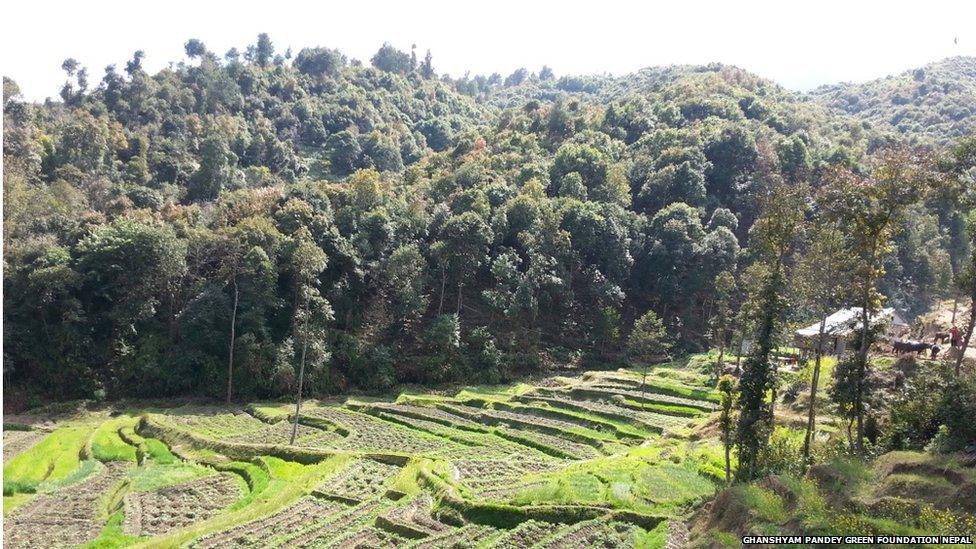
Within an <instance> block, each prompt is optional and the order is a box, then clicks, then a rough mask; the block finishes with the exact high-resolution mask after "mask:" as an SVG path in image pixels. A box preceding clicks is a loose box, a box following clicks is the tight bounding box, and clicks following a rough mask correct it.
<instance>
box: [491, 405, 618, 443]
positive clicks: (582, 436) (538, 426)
mask: <svg viewBox="0 0 976 549" xmlns="http://www.w3.org/2000/svg"><path fill="white" fill-rule="evenodd" d="M532 411H533V410H532V409H531V408H528V407H520V408H515V409H512V410H510V411H509V410H498V409H495V410H482V411H481V416H482V417H483V418H488V419H490V420H492V421H494V422H500V423H505V424H508V425H512V426H515V427H519V428H525V429H529V430H533V431H540V432H543V433H547V434H551V435H556V436H561V437H566V438H569V439H570V440H574V441H576V442H580V441H582V442H584V443H586V444H590V445H592V446H599V445H600V444H601V443H603V442H610V441H615V440H616V439H615V437H614V436H613V435H610V434H607V433H601V432H599V431H595V430H593V429H590V428H587V427H584V426H582V425H580V424H579V423H574V422H572V421H566V420H563V419H553V418H550V417H543V416H541V415H538V414H535V413H532Z"/></svg>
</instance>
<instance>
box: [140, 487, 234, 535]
mask: <svg viewBox="0 0 976 549" xmlns="http://www.w3.org/2000/svg"><path fill="white" fill-rule="evenodd" d="M241 495H242V494H241V481H240V480H239V479H238V478H236V477H235V475H232V474H229V473H218V474H215V475H210V476H206V477H203V478H199V479H196V480H191V481H189V482H184V483H181V484H176V485H173V486H167V487H165V488H160V489H158V490H152V491H148V492H133V493H130V494H126V496H125V500H124V502H125V521H124V522H123V527H122V530H123V532H125V533H126V534H128V535H130V536H156V535H160V534H164V533H166V532H170V531H172V530H175V529H178V528H183V527H184V526H189V525H191V524H193V523H195V522H199V521H204V520H207V519H208V518H210V517H212V516H214V515H216V514H217V513H219V512H220V511H221V510H223V509H224V508H225V507H228V506H229V505H231V504H232V503H234V502H235V501H237V500H238V499H240V497H241Z"/></svg>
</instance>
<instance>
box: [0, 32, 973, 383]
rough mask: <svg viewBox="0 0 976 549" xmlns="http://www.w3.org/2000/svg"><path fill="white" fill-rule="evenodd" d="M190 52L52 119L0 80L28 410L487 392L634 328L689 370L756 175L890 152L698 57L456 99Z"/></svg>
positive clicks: (890, 259)
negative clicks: (353, 392)
mask: <svg viewBox="0 0 976 549" xmlns="http://www.w3.org/2000/svg"><path fill="white" fill-rule="evenodd" d="M183 45H184V51H185V53H186V55H187V58H186V60H184V61H180V62H176V63H173V64H172V65H170V66H169V67H168V68H166V69H163V70H161V71H159V72H157V73H154V74H150V73H149V72H147V70H146V69H145V68H144V66H143V60H144V55H143V53H142V52H136V53H135V54H134V55H133V56H132V57H131V60H130V61H129V62H128V63H127V64H126V65H125V67H123V68H122V70H117V69H116V68H115V67H108V68H107V69H106V71H105V74H104V76H103V77H102V78H101V80H100V81H99V82H95V81H94V80H92V79H91V75H89V74H88V71H87V70H86V68H85V67H83V66H82V65H81V64H80V63H79V62H78V61H77V60H73V59H68V60H66V62H65V63H64V69H65V71H66V75H67V77H68V82H67V83H66V86H65V87H64V89H63V90H62V94H61V96H62V101H61V102H55V101H52V102H47V103H44V104H35V103H30V102H27V101H24V100H23V98H22V97H21V96H20V95H19V91H18V88H17V85H16V83H15V82H14V81H13V80H10V79H9V78H4V103H3V105H4V124H3V127H4V153H3V154H4V238H5V241H4V260H5V269H4V292H5V295H6V296H7V298H6V299H5V300H4V330H5V331H4V343H5V347H4V350H5V368H6V370H5V372H6V376H7V378H6V381H7V382H8V383H10V384H11V386H12V387H16V388H17V389H18V390H19V391H21V392H23V393H25V394H26V395H27V398H26V399H25V400H32V399H33V400H36V399H38V398H56V399H69V398H116V397H125V396H154V397H159V396H175V395H200V396H211V397H213V396H224V395H227V394H230V396H231V397H232V398H238V399H246V398H269V397H276V396H281V395H284V394H292V393H293V392H294V391H296V390H297V388H298V385H299V384H302V385H303V390H305V391H306V392H307V393H311V394H324V393H330V392H337V391H342V390H345V389H347V388H350V387H358V388H365V389H368V390H370V391H382V390H386V389H388V388H389V387H391V386H392V385H393V384H395V383H398V382H409V381H439V380H449V379H458V378H459V377H462V376H464V375H465V374H467V373H469V372H473V371H478V372H481V373H483V375H484V376H485V378H484V379H485V380H488V381H497V380H503V379H505V378H506V377H507V376H508V372H509V371H513V372H526V373H527V372H529V371H531V370H533V369H537V368H538V367H539V366H540V365H548V364H550V363H552V362H554V361H564V360H575V359H571V358H566V357H583V358H584V359H587V360H600V361H607V360H617V359H618V358H619V357H620V355H621V354H622V352H623V351H626V347H627V341H626V340H625V339H624V338H622V337H621V334H624V335H626V334H627V327H628V326H630V325H631V323H632V322H634V321H636V320H638V318H639V317H640V315H641V314H642V313H643V312H644V311H650V310H653V311H655V312H656V313H658V314H659V318H660V320H661V322H662V324H663V326H664V327H665V328H666V330H667V331H668V334H669V335H670V336H671V337H672V340H673V344H674V346H675V347H677V348H678V349H680V350H683V351H684V350H692V351H693V350H699V349H701V348H703V347H707V346H709V345H710V344H712V343H714V342H715V341H717V340H721V341H723V342H724V341H725V333H726V331H727V329H726V328H727V327H726V326H725V325H726V324H729V325H732V324H737V323H736V322H735V321H731V320H727V319H731V318H732V315H733V313H734V309H735V308H736V307H737V306H738V304H739V303H738V302H739V299H738V297H737V296H732V297H728V298H727V299H719V300H718V302H716V301H715V299H714V298H715V294H714V292H713V287H714V285H715V283H716V280H721V281H722V285H723V287H724V286H728V284H726V283H725V282H727V279H728V276H731V277H732V279H733V280H738V281H739V282H738V284H739V285H742V286H745V285H746V284H747V282H745V278H744V277H742V276H741V275H742V272H743V269H744V267H745V264H746V263H747V262H756V261H759V262H760V263H761V262H762V261H761V260H759V259H758V258H759V254H758V252H757V251H758V250H759V249H760V248H761V247H762V246H761V245H757V244H758V243H757V242H754V240H755V239H756V238H757V237H756V236H753V235H758V234H759V233H760V232H761V231H760V230H759V229H755V230H754V225H755V223H756V220H757V218H759V216H760V214H761V213H762V210H763V206H764V201H765V198H764V197H765V196H766V194H767V193H768V190H769V188H770V187H771V186H772V184H773V182H776V181H784V182H788V184H790V185H801V186H802V184H803V183H805V182H808V181H809V182H810V183H811V184H813V185H817V184H820V183H822V182H823V180H824V178H825V174H829V173H833V172H834V171H835V170H838V169H839V167H843V168H844V169H847V170H850V171H851V172H852V173H856V174H863V173H865V169H866V167H867V166H872V165H873V160H872V157H871V155H875V154H877V153H879V152H880V151H882V150H883V149H884V148H885V147H884V145H887V144H889V143H888V142H887V141H886V140H885V138H884V136H883V135H882V133H881V132H878V131H877V130H875V129H872V128H866V127H865V126H864V124H863V123H861V122H859V121H857V120H855V119H853V118H849V117H846V116H842V115H839V114H836V113H832V112H831V111H829V110H827V109H824V108H823V107H821V106H819V105H817V104H816V103H815V102H814V101H810V100H800V98H799V97H798V96H797V95H796V94H793V93H791V92H788V91H787V90H784V89H782V88H780V87H779V86H776V85H775V84H773V83H771V82H768V81H765V80H763V79H761V78H758V77H756V76H755V75H752V74H749V73H747V72H745V71H742V70H740V69H736V68H733V67H727V66H722V65H717V64H716V65H708V66H701V67H690V66H680V67H667V68H656V69H645V70H642V71H639V72H637V73H634V74H632V75H628V76H622V77H611V76H586V77H582V76H561V77H556V76H555V75H554V74H553V73H552V71H551V70H550V69H548V68H543V69H542V70H540V71H539V72H538V73H533V72H531V71H529V70H528V69H519V70H516V71H514V72H513V73H512V74H511V75H509V76H508V77H503V76H501V75H474V76H472V75H466V76H463V77H460V78H451V77H448V76H446V75H438V74H436V72H435V70H434V66H433V57H432V56H431V55H430V54H429V52H428V55H426V56H424V58H423V59H418V58H417V53H418V52H416V51H414V50H412V49H411V50H408V51H401V50H399V49H397V48H396V47H394V46H392V45H390V44H384V45H383V46H382V47H380V48H379V50H378V51H377V52H376V54H375V55H373V56H372V58H371V59H370V62H369V63H366V64H364V63H361V62H358V61H352V60H348V59H347V58H346V57H345V56H344V55H343V54H342V53H340V52H338V51H336V50H333V49H330V48H326V47H310V48H304V49H302V50H300V51H299V52H298V53H297V55H295V56H294V57H292V56H291V52H290V51H288V52H282V51H277V50H276V47H275V43H274V41H273V39H272V37H270V36H268V35H267V34H261V35H259V36H258V37H256V40H255V41H254V43H252V44H250V45H247V46H246V47H243V48H241V49H240V50H238V49H233V50H231V51H229V52H228V53H227V55H225V56H223V57H218V56H217V55H216V54H215V53H214V52H211V51H209V50H208V48H207V46H206V44H205V43H204V42H203V41H202V40H200V39H190V40H188V41H186V42H185V43H184V44H183ZM950 65H952V66H953V67H955V65H958V66H959V67H964V66H965V63H962V62H960V63H956V64H950ZM950 68H951V67H949V66H948V65H947V67H946V70H947V71H948V70H950ZM953 70H954V69H953ZM936 72H937V71H935V70H934V69H933V70H928V72H927V74H929V75H930V76H932V78H935V76H934V75H935V73H936ZM927 78H928V77H927ZM947 79H948V73H946V74H945V75H941V76H939V82H943V81H944V80H947ZM90 80H92V81H90ZM914 82H916V83H918V82H920V81H918V80H914ZM926 85H927V82H926ZM926 91H927V93H926V94H924V97H926V98H927V99H926V101H928V98H931V99H932V100H933V101H936V102H938V101H941V100H942V99H945V98H949V99H951V98H954V97H957V95H958V94H956V93H955V92H954V91H952V90H950V92H941V93H939V92H938V90H936V89H935V88H930V89H927V90H926ZM920 97H922V96H920ZM959 97H961V96H959ZM933 105H934V103H933ZM904 107H905V108H909V106H908V105H907V104H906V105H904ZM933 108H934V107H933ZM952 112H953V113H954V114H952V116H956V117H960V118H958V120H960V121H962V122H963V123H964V124H965V123H968V122H967V121H968V120H971V118H972V117H971V116H969V115H968V114H966V113H963V112H962V111H960V110H958V109H955V107H953V108H952ZM950 118H951V116H950ZM964 124H963V125H964ZM954 127H955V126H954ZM915 131H916V130H915V129H911V128H909V129H908V132H909V133H911V132H915ZM920 131H921V130H920ZM952 131H953V132H955V131H956V130H955V129H953V130H952ZM906 135H908V134H906ZM957 156H959V157H960V158H962V159H965V158H966V157H965V154H964V153H963V152H960V153H958V155H957ZM917 160H918V161H920V162H921V161H924V160H926V159H923V158H918V159H917ZM957 160H958V159H957ZM949 164H952V165H954V166H956V167H954V168H951V169H949V168H946V169H947V173H948V172H951V173H953V174H956V175H955V176H954V177H953V180H956V181H962V180H965V177H964V176H963V175H964V174H966V173H968V172H966V170H965V169H963V168H962V166H963V163H959V162H956V163H952V162H949ZM876 179H877V177H876ZM947 179H948V178H947ZM953 203H954V202H953V200H952V199H951V193H946V194H945V196H942V197H941V198H938V199H935V198H933V199H931V200H927V201H925V202H924V203H920V204H918V205H916V206H913V208H914V209H913V210H912V212H913V213H912V215H911V216H909V218H908V219H904V220H901V221H900V222H899V227H901V228H902V229H904V230H902V231H897V232H898V233H899V235H898V236H896V237H895V238H894V241H893V242H894V246H896V247H897V250H892V252H893V253H892V254H890V255H888V256H886V259H885V264H884V266H885V275H884V277H883V280H879V281H878V288H879V291H883V292H884V293H886V294H888V295H889V297H891V298H892V301H893V302H895V303H897V304H899V306H902V305H903V306H904V307H905V308H907V309H909V310H912V311H915V310H919V309H920V308H922V307H923V306H924V302H925V301H926V300H927V299H930V298H932V297H934V296H936V295H937V294H939V293H941V292H943V291H944V290H945V288H946V287H947V285H948V277H949V275H950V273H951V274H953V275H958V273H959V272H960V269H959V266H960V265H961V264H962V258H964V257H968V256H967V253H968V250H969V249H970V248H969V246H970V245H969V243H968V242H969V241H968V239H966V238H965V236H964V231H963V229H962V227H963V226H964V224H963V222H962V217H961V216H960V215H959V214H958V213H957V212H956V211H955V210H954V209H953V207H952V205H953ZM942 235H945V237H943V236H942ZM743 250H749V252H748V253H747V254H743ZM323 257H324V259H323ZM946 258H948V259H949V260H950V262H951V263H952V265H953V270H949V269H946V268H945V265H944V264H945V260H946ZM755 272H758V271H755ZM879 272H880V271H879ZM720 273H726V274H727V275H728V276H725V275H722V277H721V279H719V275H720ZM957 278H958V277H957ZM732 293H735V292H734V291H733V292H732ZM720 297H721V296H720ZM235 304H236V307H235ZM452 314H453V316H454V317H455V318H454V319H450V318H445V317H446V316H447V315H452ZM306 320H307V321H308V322H307V323H306ZM747 324H748V323H745V324H742V326H740V327H739V329H738V330H735V331H736V332H738V333H739V334H745V333H746V332H747V331H749V330H751V327H747ZM728 331H731V328H729V330H728ZM444 336H449V337H444ZM455 341H456V344H455V343H454V342H455ZM303 351H304V353H305V354H306V361H305V362H306V363H307V366H308V367H309V369H308V372H307V374H308V375H307V379H301V378H302V377H303V376H302V375H301V364H302V358H301V357H302V354H303ZM554 357H558V360H556V358H554ZM225 387H226V388H227V389H228V390H226V391H225V390H224V388H225Z"/></svg>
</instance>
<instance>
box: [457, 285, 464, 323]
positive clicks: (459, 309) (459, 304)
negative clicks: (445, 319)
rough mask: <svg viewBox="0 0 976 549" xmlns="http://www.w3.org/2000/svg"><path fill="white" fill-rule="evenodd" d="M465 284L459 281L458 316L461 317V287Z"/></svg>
mask: <svg viewBox="0 0 976 549" xmlns="http://www.w3.org/2000/svg"><path fill="white" fill-rule="evenodd" d="M462 287H463V286H462V285H461V283H460V282H458V305H457V316H458V318H461V288H462Z"/></svg>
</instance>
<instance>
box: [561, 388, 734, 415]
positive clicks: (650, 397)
mask: <svg viewBox="0 0 976 549" xmlns="http://www.w3.org/2000/svg"><path fill="white" fill-rule="evenodd" d="M572 393H573V394H574V395H579V396H587V395H589V396H595V397H598V398H607V399H609V398H612V397H614V396H620V397H624V398H626V399H630V400H633V401H635V402H637V403H641V402H644V403H647V404H663V405H665V406H668V405H673V406H678V407H682V408H687V409H690V410H693V411H697V412H699V413H701V412H713V411H715V410H717V409H718V404H715V403H714V402H709V401H705V400H696V399H692V398H684V397H676V396H672V395H665V394H660V393H652V392H650V391H645V392H643V393H642V392H641V391H638V390H631V389H625V388H621V387H615V386H604V385H580V386H577V387H574V388H573V389H572Z"/></svg>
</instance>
